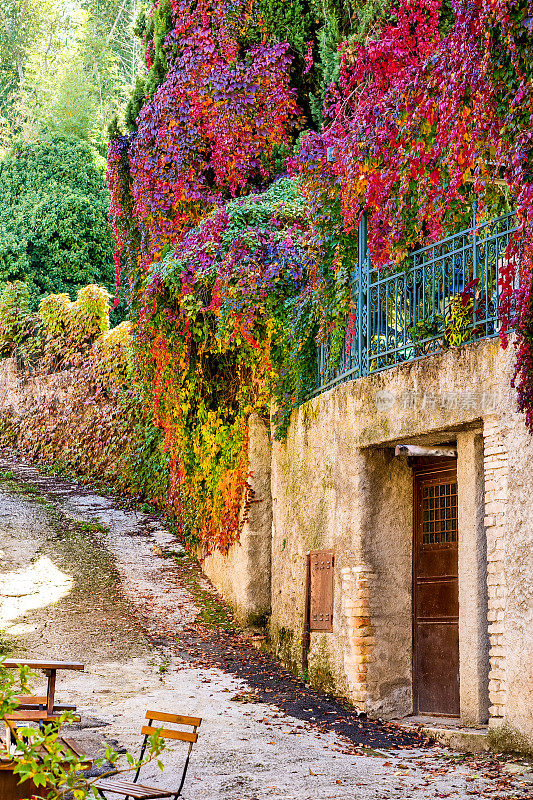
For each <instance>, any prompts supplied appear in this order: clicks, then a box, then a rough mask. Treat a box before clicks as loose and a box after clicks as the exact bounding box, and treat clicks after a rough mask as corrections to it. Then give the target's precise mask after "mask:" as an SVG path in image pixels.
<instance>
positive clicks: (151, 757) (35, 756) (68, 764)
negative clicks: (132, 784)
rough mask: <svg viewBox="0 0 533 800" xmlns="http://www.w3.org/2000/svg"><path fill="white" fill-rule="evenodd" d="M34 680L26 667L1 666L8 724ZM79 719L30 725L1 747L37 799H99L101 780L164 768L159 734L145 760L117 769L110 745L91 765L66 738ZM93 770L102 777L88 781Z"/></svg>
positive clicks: (0, 703) (128, 760) (70, 716)
mask: <svg viewBox="0 0 533 800" xmlns="http://www.w3.org/2000/svg"><path fill="white" fill-rule="evenodd" d="M33 677H34V674H33V673H32V672H30V670H29V668H28V667H25V666H20V667H19V668H18V669H16V670H12V669H7V668H6V667H4V666H3V665H2V662H1V661H0V716H1V718H2V720H3V722H4V723H5V722H6V717H8V716H9V715H10V714H12V713H13V712H14V711H15V710H16V709H17V708H18V706H19V700H18V696H19V695H20V694H22V693H23V694H28V693H30V692H31V680H32V678H33ZM76 719H77V717H76V714H74V713H73V712H72V711H66V712H65V713H64V714H62V715H61V716H60V717H59V719H58V720H57V721H53V722H47V723H45V724H43V725H41V726H39V727H33V726H32V725H29V724H28V725H25V726H19V727H17V729H16V737H17V738H16V742H15V743H14V744H13V745H12V746H11V747H10V748H9V752H8V750H7V748H6V746H5V745H2V746H0V758H3V759H11V760H12V761H13V762H14V768H13V772H14V774H15V775H17V776H18V777H19V779H20V780H19V783H24V782H25V781H31V782H32V784H33V786H32V788H31V791H32V797H33V798H34V800H63V799H64V798H67V797H69V798H73V800H84V799H85V798H87V797H99V796H100V795H99V794H98V791H97V789H96V788H95V787H94V785H93V784H94V783H95V781H97V780H99V779H101V778H102V777H108V776H110V775H118V774H121V773H125V772H132V771H136V770H138V769H140V768H141V767H142V766H143V765H145V764H148V763H149V762H151V761H157V764H158V766H159V768H160V769H161V770H162V769H163V763H162V761H161V760H160V758H159V756H160V755H161V753H162V752H163V750H164V749H165V746H166V745H165V742H164V740H163V739H162V738H161V736H160V735H159V731H156V733H154V734H153V735H152V736H149V737H148V743H147V749H146V755H145V756H144V757H143V758H142V759H137V758H135V756H133V755H132V754H131V753H126V754H125V763H122V764H119V759H120V754H119V753H118V752H117V751H116V750H114V749H113V748H112V747H110V746H109V745H108V744H106V745H105V755H104V756H103V757H101V758H98V759H96V760H92V759H91V760H89V758H88V757H87V756H85V755H79V754H77V753H76V752H74V750H72V749H71V748H70V747H68V745H67V744H66V743H65V741H64V739H63V729H64V727H65V725H68V724H69V723H71V722H74V721H76ZM95 767H96V768H98V771H99V773H100V774H99V775H98V777H89V776H88V775H87V772H88V770H89V769H90V768H93V769H94V768H95ZM103 770H105V771H103ZM34 787H35V788H34ZM37 792H39V794H37Z"/></svg>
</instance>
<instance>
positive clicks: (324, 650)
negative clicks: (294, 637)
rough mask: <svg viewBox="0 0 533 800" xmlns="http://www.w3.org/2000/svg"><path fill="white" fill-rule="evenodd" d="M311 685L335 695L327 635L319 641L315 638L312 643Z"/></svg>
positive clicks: (310, 657)
mask: <svg viewBox="0 0 533 800" xmlns="http://www.w3.org/2000/svg"><path fill="white" fill-rule="evenodd" d="M313 638H314V637H313ZM309 683H310V684H311V685H312V686H315V687H316V688H317V689H321V690H322V691H323V692H326V693H327V694H334V693H335V679H334V677H333V668H332V666H331V661H330V654H329V643H328V640H327V636H326V635H325V634H324V635H322V636H320V638H319V639H318V641H317V639H316V638H315V639H314V641H313V642H312V646H311V650H310V652H309Z"/></svg>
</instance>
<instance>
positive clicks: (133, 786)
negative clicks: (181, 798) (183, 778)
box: [93, 778, 174, 800]
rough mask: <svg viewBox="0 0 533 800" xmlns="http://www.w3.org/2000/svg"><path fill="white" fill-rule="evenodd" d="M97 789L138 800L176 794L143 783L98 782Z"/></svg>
mask: <svg viewBox="0 0 533 800" xmlns="http://www.w3.org/2000/svg"><path fill="white" fill-rule="evenodd" d="M93 785H94V786H96V788H97V789H102V791H104V792H105V791H108V792H115V794H122V795H124V796H126V795H127V796H129V797H134V798H136V800H151V799H152V798H158V797H170V796H171V795H172V794H174V792H169V791H167V790H166V789H159V788H157V787H156V786H143V784H141V783H128V781H125V780H106V779H105V778H104V779H103V780H99V781H96V782H95V783H94V784H93Z"/></svg>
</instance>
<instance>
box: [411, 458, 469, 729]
mask: <svg viewBox="0 0 533 800" xmlns="http://www.w3.org/2000/svg"><path fill="white" fill-rule="evenodd" d="M409 463H410V466H411V467H412V471H413V484H412V486H413V538H412V558H411V566H412V605H411V624H412V696H413V714H414V715H417V714H419V713H420V712H419V709H418V687H417V669H418V664H417V652H418V648H417V634H418V631H417V625H416V608H417V599H418V597H417V586H416V584H417V581H416V576H417V571H416V559H417V553H418V543H417V535H418V526H419V523H420V508H419V503H418V486H417V479H418V478H419V477H420V476H427V477H431V475H432V474H434V475H435V476H437V475H442V474H446V473H447V472H448V473H449V474H450V475H454V477H455V479H456V481H457V457H445V456H431V457H418V458H410V459H409ZM457 538H458V539H459V532H458V537H457ZM458 580H459V579H458ZM459 612H460V609H459ZM435 716H439V717H444V718H447V719H458V717H459V715H457V714H442V713H439V714H435Z"/></svg>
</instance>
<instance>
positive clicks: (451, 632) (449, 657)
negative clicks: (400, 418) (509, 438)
mask: <svg viewBox="0 0 533 800" xmlns="http://www.w3.org/2000/svg"><path fill="white" fill-rule="evenodd" d="M424 462H425V463H423V464H420V465H418V466H417V467H415V487H414V488H415V491H414V500H415V509H414V511H415V513H414V520H415V525H414V528H415V530H414V548H413V556H414V557H413V584H414V585H413V601H414V602H413V612H414V613H413V639H414V682H413V683H414V710H415V713H417V714H438V715H445V716H458V715H459V580H458V560H457V537H458V530H457V528H458V525H457V465H456V461H455V459H442V458H438V459H431V460H430V459H424Z"/></svg>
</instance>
